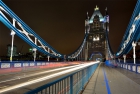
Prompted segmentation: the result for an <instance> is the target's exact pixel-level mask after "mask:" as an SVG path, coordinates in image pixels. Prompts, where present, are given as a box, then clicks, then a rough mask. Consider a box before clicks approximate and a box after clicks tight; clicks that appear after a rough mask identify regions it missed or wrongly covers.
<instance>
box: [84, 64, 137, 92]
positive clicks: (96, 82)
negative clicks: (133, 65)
mask: <svg viewBox="0 0 140 94" xmlns="http://www.w3.org/2000/svg"><path fill="white" fill-rule="evenodd" d="M82 94H140V74H136V73H134V72H131V71H128V70H125V69H121V68H111V67H107V66H105V65H103V64H102V65H100V66H99V67H98V68H97V70H96V71H95V73H94V75H93V76H92V78H91V79H90V81H89V83H88V84H87V86H86V87H85V89H84V91H83V93H82Z"/></svg>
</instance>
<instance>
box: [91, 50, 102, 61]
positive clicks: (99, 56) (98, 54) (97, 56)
mask: <svg viewBox="0 0 140 94" xmlns="http://www.w3.org/2000/svg"><path fill="white" fill-rule="evenodd" d="M103 59H104V55H103V53H101V52H92V53H91V55H90V57H89V60H94V61H95V60H100V61H103Z"/></svg>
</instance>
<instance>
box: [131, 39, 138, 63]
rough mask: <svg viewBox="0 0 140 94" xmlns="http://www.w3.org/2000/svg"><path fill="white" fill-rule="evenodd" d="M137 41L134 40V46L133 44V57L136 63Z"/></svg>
mask: <svg viewBox="0 0 140 94" xmlns="http://www.w3.org/2000/svg"><path fill="white" fill-rule="evenodd" d="M136 43H137V42H134V41H133V42H132V46H133V58H134V64H136V54H135V47H136Z"/></svg>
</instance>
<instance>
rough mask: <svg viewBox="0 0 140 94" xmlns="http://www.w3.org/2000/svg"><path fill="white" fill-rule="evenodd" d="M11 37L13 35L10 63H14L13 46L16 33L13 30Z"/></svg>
mask: <svg viewBox="0 0 140 94" xmlns="http://www.w3.org/2000/svg"><path fill="white" fill-rule="evenodd" d="M11 35H12V45H11V56H10V62H12V57H13V44H14V35H15V32H14V31H13V30H12V31H11Z"/></svg>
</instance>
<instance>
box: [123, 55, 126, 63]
mask: <svg viewBox="0 0 140 94" xmlns="http://www.w3.org/2000/svg"><path fill="white" fill-rule="evenodd" d="M123 58H124V63H126V55H125V54H124V55H123Z"/></svg>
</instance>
